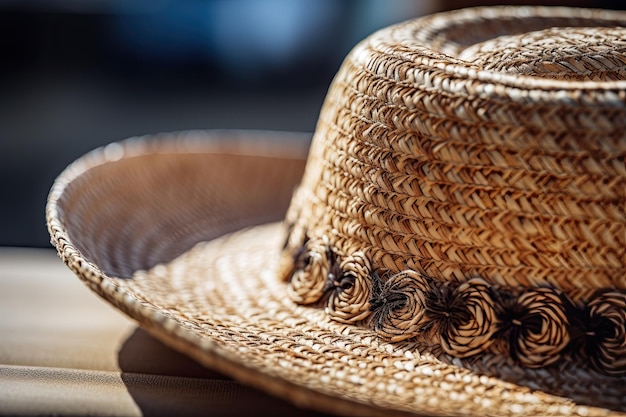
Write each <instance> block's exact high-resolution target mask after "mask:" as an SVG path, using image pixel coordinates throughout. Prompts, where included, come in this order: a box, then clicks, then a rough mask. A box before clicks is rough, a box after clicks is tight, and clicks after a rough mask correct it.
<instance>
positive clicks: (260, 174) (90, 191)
mask: <svg viewBox="0 0 626 417" xmlns="http://www.w3.org/2000/svg"><path fill="white" fill-rule="evenodd" d="M195 137H196V139H195V140H194V141H192V142H191V143H189V142H188V139H186V140H184V141H180V139H178V141H176V139H177V138H176V137H171V138H170V140H171V141H167V142H160V141H156V142H155V141H150V140H147V139H146V140H140V141H137V142H127V143H123V144H116V145H114V146H113V148H110V149H109V150H108V151H106V150H104V151H103V150H99V151H96V152H95V153H93V154H90V155H88V156H86V157H84V158H82V159H81V160H79V161H77V162H76V163H75V164H73V165H72V166H71V167H69V168H68V169H67V170H66V171H65V172H64V173H63V174H62V175H61V176H60V177H59V178H58V180H57V181H56V183H55V186H54V187H53V189H52V191H51V194H50V198H49V203H48V207H47V217H48V226H49V229H50V233H51V236H52V241H53V243H54V245H55V246H56V247H57V250H58V251H59V254H60V256H61V257H62V259H63V260H64V261H65V263H66V264H67V265H68V267H69V268H70V269H72V270H73V271H74V272H75V273H76V274H77V276H79V277H80V278H81V279H82V280H84V281H85V283H86V284H87V285H88V286H89V287H90V288H91V289H92V290H94V291H95V292H96V293H98V294H99V295H100V296H102V297H103V298H105V299H106V300H107V301H109V302H110V303H112V304H113V305H115V306H116V307H118V308H119V309H121V310H122V311H124V312H125V313H127V314H128V315H130V316H131V317H133V318H135V319H136V320H138V321H139V323H141V325H142V326H143V327H144V328H146V329H147V330H149V331H150V332H151V333H153V334H154V335H155V336H157V337H158V338H160V339H161V340H163V341H164V342H165V343H167V344H169V345H170V346H172V347H175V348H177V349H179V350H181V351H183V352H185V353H187V354H189V355H191V356H192V357H194V358H195V359H196V360H198V361H199V362H201V363H203V364H205V365H207V366H211V367H214V368H217V369H219V370H221V371H222V372H225V373H228V374H230V375H232V376H233V377H235V378H238V379H239V380H241V381H243V382H245V383H249V384H253V385H255V386H257V387H258V388H261V389H263V390H267V391H269V392H271V393H274V394H277V395H280V396H282V397H284V398H286V399H289V400H290V401H293V402H295V403H297V404H300V405H302V406H306V407H311V408H317V409H322V410H326V411H332V412H336V413H338V414H345V415H385V416H388V415H405V413H411V414H412V413H416V414H424V415H497V416H501V415H513V414H515V415H611V414H615V412H611V411H610V410H609V409H616V410H619V409H623V408H624V404H622V402H623V398H624V396H625V395H626V392H625V391H624V390H626V384H624V383H616V379H615V378H610V377H606V376H603V375H597V374H592V376H590V375H589V374H588V373H587V372H586V371H585V370H581V369H576V368H571V367H567V366H562V367H560V368H559V369H558V370H557V372H547V371H545V370H531V371H528V372H520V369H519V367H517V366H515V365H514V364H511V363H502V362H500V361H499V360H498V361H497V362H495V361H494V358H493V357H489V356H484V357H483V358H482V360H477V361H472V362H469V363H462V362H460V361H457V360H455V361H452V363H450V362H449V360H448V358H446V356H445V355H442V354H441V352H437V351H433V352H430V351H428V350H426V349H425V346H424V345H423V344H422V343H421V342H419V341H410V342H409V341H399V342H395V343H389V342H385V341H384V340H382V339H381V338H380V337H378V335H377V334H376V333H375V332H374V331H371V330H368V329H365V328H361V327H355V326H353V325H351V324H343V323H341V322H337V321H328V320H326V313H325V312H324V311H323V310H321V309H318V308H312V307H306V306H300V305H298V304H295V303H293V302H291V301H290V299H289V297H288V294H287V292H288V288H287V286H285V285H284V283H282V282H281V281H280V280H277V279H276V275H277V272H276V269H277V266H278V255H279V250H280V242H281V241H282V240H283V239H284V235H285V233H284V229H283V227H282V225H278V224H274V225H268V226H262V227H255V228H251V229H246V230H244V231H241V232H238V233H236V234H234V235H229V236H226V237H223V238H217V239H215V238H214V237H215V236H214V234H215V233H217V231H223V230H225V229H228V228H232V229H238V228H240V227H243V225H247V224H253V223H255V222H257V221H263V219H267V218H277V217H280V216H281V215H282V214H283V213H284V210H285V208H286V205H287V202H288V199H289V196H290V193H291V189H292V187H293V186H294V185H295V183H296V181H297V180H298V178H299V177H300V175H301V172H302V169H303V167H304V163H303V161H299V160H294V159H288V158H281V157H274V158H267V157H257V158H251V157H250V156H247V155H238V153H240V152H241V151H238V150H237V149H236V147H235V149H233V148H230V147H228V146H226V147H224V146H216V144H214V143H212V141H211V140H210V139H211V136H207V137H204V136H203V135H201V134H195ZM198 138H200V139H203V140H206V142H200V141H197V139H198ZM248 145H250V143H248ZM111 150H113V152H112V151H111ZM274 150H275V152H278V149H277V148H275V149H274ZM244 163H245V164H244ZM190 172H195V173H196V174H194V175H198V178H195V179H194V180H190V177H189V173H190ZM268 178H269V179H271V181H267V179H268ZM113 184H115V185H114V186H112V185H113ZM244 185H245V186H244ZM277 185H278V186H277ZM235 190H241V193H238V192H237V191H235ZM133 194H134V198H129V196H132V195H133ZM190 195H193V196H194V197H193V199H192V201H188V200H186V199H188V198H190ZM94 196H97V197H98V198H97V199H94ZM106 201H109V202H111V203H110V204H103V202H106ZM192 202H193V203H194V204H192ZM195 204H197V205H198V206H201V207H204V209H203V210H188V209H187V207H191V206H194V205H195ZM181 206H183V207H181ZM129 213H144V214H145V215H147V219H146V220H145V221H146V222H148V223H150V224H151V225H152V227H154V228H159V229H161V230H160V232H158V233H155V234H154V236H155V238H152V239H150V238H147V236H148V234H147V233H148V232H149V231H150V230H149V229H147V228H145V227H143V226H142V224H143V223H137V221H133V220H132V217H131V218H129V217H124V216H127V215H128V214H129ZM148 220H150V221H148ZM166 225H167V226H166ZM192 225H203V227H206V229H200V228H197V227H190V226H192ZM185 227H188V229H187V230H188V233H185V234H174V233H172V232H173V231H175V230H178V229H180V228H185ZM189 234H191V236H189ZM115 236H123V237H124V240H121V239H119V238H115ZM210 239H212V240H210ZM204 240H210V241H209V242H208V243H199V244H197V245H196V244H195V243H194V241H195V242H196V243H197V242H202V241H204ZM190 244H192V246H193V247H191V249H190V246H189V245H190ZM120 245H122V246H123V248H122V249H121V250H120V249H119V246H120ZM162 246H166V248H165V249H163V250H161V249H160V248H161V247H162ZM131 249H132V250H131ZM172 253H182V255H180V256H179V257H177V258H175V259H171V254H172ZM86 254H89V255H86ZM355 264H358V262H355ZM105 271H106V272H105ZM397 285H398V286H401V285H402V282H400V281H399V282H398V283H397ZM494 363H497V366H494ZM461 365H463V366H461ZM488 374H491V376H486V375H488ZM503 380H504V381H503ZM506 380H509V381H513V382H516V383H521V384H526V385H527V386H528V387H532V389H531V388H528V387H523V386H519V385H516V384H514V383H508V382H505V381H506ZM533 389H542V390H544V391H546V392H549V393H546V392H537V391H534V390H533ZM559 395H561V396H565V397H567V398H562V397H560V396H559ZM584 404H588V405H584ZM591 405H593V406H591ZM597 407H608V408H609V409H604V408H597Z"/></svg>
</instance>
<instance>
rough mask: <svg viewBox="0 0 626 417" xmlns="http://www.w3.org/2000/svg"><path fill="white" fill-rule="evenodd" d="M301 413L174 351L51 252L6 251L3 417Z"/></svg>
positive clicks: (0, 341)
mask: <svg viewBox="0 0 626 417" xmlns="http://www.w3.org/2000/svg"><path fill="white" fill-rule="evenodd" d="M46 414H47V415H52V414H53V415H94V416H102V415H107V416H148V415H154V416H158V415H167V416H170V415H231V416H236V415H250V414H255V415H276V416H282V415H284V416H287V415H300V416H322V415H323V414H319V413H315V412H311V411H306V410H301V409H298V408H296V407H295V406H293V405H291V404H289V403H287V402H284V401H282V400H280V399H277V398H274V397H271V396H269V395H266V394H265V393H262V392H260V391H257V390H255V389H252V388H249V387H246V386H243V385H241V384H239V383H237V382H235V381H233V380H231V379H230V378H228V377H226V376H224V375H221V374H219V373H217V372H214V371H212V370H209V369H206V368H204V367H202V366H200V365H198V364H197V363H196V362H194V361H192V360H191V359H189V358H187V357H186V356H184V355H181V354H179V353H177V352H175V351H173V350H172V349H170V348H168V347H166V346H165V345H163V344H162V343H160V342H159V341H157V340H156V339H154V338H153V337H152V336H150V335H149V334H147V333H146V332H144V331H143V330H141V329H140V328H139V327H138V326H137V324H136V323H135V322H133V321H132V320H130V319H129V318H127V317H126V316H124V315H123V314H122V313H120V312H118V311H117V310H115V309H114V308H113V307H111V306H109V305H108V304H107V303H105V302H104V301H103V300H101V299H100V298H99V297H98V296H97V295H96V294H94V293H92V292H91V291H90V290H89V289H88V288H87V287H86V286H84V285H83V284H82V283H81V282H80V280H79V279H78V278H76V277H75V276H74V275H73V274H72V272H71V271H70V270H69V269H67V268H66V267H65V266H64V265H63V263H62V262H61V260H60V259H59V258H58V257H57V255H56V253H55V252H54V251H53V250H52V249H50V250H46V249H28V248H8V247H0V415H46Z"/></svg>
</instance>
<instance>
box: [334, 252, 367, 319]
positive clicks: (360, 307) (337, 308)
mask: <svg viewBox="0 0 626 417" xmlns="http://www.w3.org/2000/svg"><path fill="white" fill-rule="evenodd" d="M335 264H336V261H335ZM370 272H371V268H370V263H369V260H368V259H367V257H366V256H365V254H364V253H363V252H360V251H359V252H354V253H353V254H352V255H349V256H346V257H344V258H343V259H342V260H341V262H340V263H339V264H338V268H331V272H330V275H329V280H330V281H331V282H332V289H331V293H330V298H329V300H328V305H327V307H326V311H327V313H328V314H329V316H330V317H331V318H332V319H334V320H337V321H340V322H343V323H355V322H357V321H360V320H363V319H365V318H367V316H369V314H370V303H369V300H370V297H371V293H372V282H371V278H370Z"/></svg>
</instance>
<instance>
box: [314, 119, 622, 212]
mask: <svg viewBox="0 0 626 417" xmlns="http://www.w3.org/2000/svg"><path fill="white" fill-rule="evenodd" d="M329 127H330V128H331V130H337V132H338V133H340V135H339V137H338V140H337V141H332V142H329V145H328V148H327V151H326V152H327V155H330V154H332V156H333V157H337V161H336V163H335V164H334V165H335V166H337V167H339V168H340V169H344V165H341V164H340V162H341V158H342V157H344V158H345V157H348V156H349V153H347V152H346V151H344V148H346V145H343V146H342V143H341V142H342V141H343V142H346V144H347V138H345V136H344V135H346V133H347V132H343V131H342V130H341V128H339V127H337V126H336V125H329ZM368 145H369V143H367V142H365V143H363V146H362V147H361V150H360V149H359V148H358V147H355V148H354V149H353V150H352V153H354V154H355V155H359V154H363V153H366V152H367V148H368ZM369 147H370V148H376V150H378V151H380V152H383V154H384V155H385V154H387V153H389V150H388V149H384V148H382V147H379V146H376V145H373V146H369ZM330 148H332V149H330ZM391 155H393V156H396V157H397V156H398V155H399V153H392V154H391ZM381 156H382V155H376V154H375V153H371V152H367V155H366V157H363V160H358V159H354V158H351V159H350V161H351V162H353V163H354V165H359V166H360V168H357V169H355V168H354V166H353V165H350V164H346V165H345V169H347V170H348V171H349V172H351V173H352V174H353V175H354V176H365V174H366V173H367V172H369V171H370V169H374V170H376V169H378V168H379V167H378V166H377V165H374V164H373V163H369V164H368V163H367V162H365V159H368V158H371V159H372V160H379V159H380V157H381ZM416 157H421V158H426V155H424V156H421V155H416ZM326 159H327V160H329V158H326ZM429 164H431V162H430V161H429ZM446 164H447V165H450V168H451V169H457V170H458V171H459V172H463V171H467V170H472V168H474V167H476V168H481V166H480V165H476V166H463V165H455V164H454V163H447V162H443V161H442V162H440V161H437V160H433V161H432V165H442V166H445V165H446ZM363 168H368V169H363ZM489 169H490V170H493V169H494V168H493V167H490V168H489ZM498 169H499V170H501V171H503V172H512V173H514V174H515V173H519V174H526V173H527V170H524V169H514V168H508V169H507V168H506V167H498ZM390 175H391V178H390V181H391V182H393V183H397V182H398V181H409V180H416V181H419V182H427V183H429V184H436V185H437V186H440V185H441V186H444V187H447V188H453V187H455V186H456V187H459V188H475V189H477V190H485V191H486V192H488V191H489V190H490V188H493V187H490V186H487V185H482V184H469V185H468V184H463V183H457V182H453V181H449V180H445V181H444V180H432V179H430V178H428V177H426V176H419V175H415V176H414V178H412V176H411V175H409V174H406V176H404V175H403V174H390ZM532 175H533V176H546V175H547V176H550V177H551V179H554V180H556V181H563V179H562V178H558V176H556V178H555V175H554V174H552V173H546V172H543V171H532ZM562 176H563V175H561V177H562ZM594 177H600V179H601V180H600V181H598V179H596V178H594ZM368 178H369V179H370V180H371V181H372V182H376V181H375V178H372V177H371V176H370V177H368ZM609 178H610V179H612V180H613V184H615V183H617V186H614V187H612V188H609V190H608V191H607V192H614V195H613V196H611V197H612V198H610V197H609V198H607V197H608V196H605V197H602V196H599V195H598V192H595V193H594V192H593V190H597V186H595V185H593V183H594V181H597V182H599V183H603V182H604V176H600V175H597V176H596V175H593V174H592V175H589V176H588V177H585V178H583V179H581V178H579V177H574V176H573V175H572V176H568V178H567V180H568V181H567V182H568V184H567V185H566V187H568V188H570V187H571V188H573V189H572V190H568V191H563V190H565V189H566V188H564V185H563V184H561V185H554V189H550V190H549V191H550V196H549V198H550V200H552V199H554V200H555V201H554V203H555V204H554V206H555V207H557V206H558V205H559V201H558V200H559V197H561V196H564V197H571V196H572V194H579V195H585V194H587V195H589V194H591V195H593V196H594V197H595V198H589V197H586V196H585V197H582V198H581V197H577V198H576V200H577V202H585V203H593V202H597V203H603V202H605V201H606V200H613V199H615V198H618V197H619V195H620V194H626V181H625V180H624V179H623V178H619V177H618V178H615V177H609ZM472 180H473V178H472ZM575 181H576V182H579V183H581V184H582V185H584V186H587V187H588V188H590V191H589V192H587V193H585V191H584V190H582V189H580V188H579V187H573V185H576V184H573V183H574V182H575ZM589 183H591V184H592V185H591V186H589V185H588V184H589ZM622 183H623V184H624V186H623V187H620V185H622ZM602 185H603V186H606V185H607V184H602ZM493 189H495V188H493ZM498 189H499V190H500V189H501V190H508V191H510V192H511V193H514V194H517V195H519V194H522V195H523V196H527V197H532V196H534V195H536V192H537V191H542V192H543V191H545V189H541V190H537V191H535V190H527V189H523V188H521V187H514V186H502V187H498ZM620 191H621V192H620ZM401 194H404V193H401ZM405 195H407V196H408V197H411V196H413V195H414V194H413V192H412V191H409V192H407V193H406V194H405ZM447 195H448V197H447V198H446V199H447V200H450V199H451V197H453V195H452V194H451V193H450V192H448V193H447ZM523 205H524V204H519V203H518V204H517V206H518V207H521V206H523ZM598 208H599V207H598ZM511 210H513V211H515V212H519V213H525V212H533V213H534V212H535V210H531V209H529V208H528V209H527V210H522V209H519V208H518V209H511ZM583 211H584V210H578V213H577V215H576V218H581V219H584V218H586V216H584V215H583ZM595 211H597V210H594V212H595ZM534 214H536V213H534ZM613 216H615V217H616V218H618V219H619V218H620V217H623V214H621V215H620V213H613V214H612V215H610V214H609V215H605V216H604V217H607V218H609V219H611V218H613ZM570 217H571V216H568V218H570ZM590 217H591V216H590Z"/></svg>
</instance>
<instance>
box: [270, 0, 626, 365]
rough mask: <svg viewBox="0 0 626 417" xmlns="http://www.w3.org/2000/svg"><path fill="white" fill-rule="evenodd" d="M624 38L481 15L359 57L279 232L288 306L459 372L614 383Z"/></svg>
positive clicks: (577, 23)
mask: <svg viewBox="0 0 626 417" xmlns="http://www.w3.org/2000/svg"><path fill="white" fill-rule="evenodd" d="M625 23H626V15H625V14H623V13H617V12H616V13H608V12H600V11H591V10H584V9H567V8H483V9H472V10H465V11H456V12H450V13H444V14H440V15H435V16H431V17H427V18H423V19H418V20H415V21H411V22H407V23H404V24H401V25H398V26H394V27H391V28H389V29H385V30H382V31H380V32H377V33H375V34H374V35H372V36H371V37H369V38H368V39H366V40H365V41H363V42H362V43H360V44H359V45H358V46H357V47H356V48H355V49H354V50H353V51H352V53H351V54H350V55H349V56H348V57H347V59H346V60H345V62H344V64H343V66H342V68H341V69H340V71H339V73H338V74H337V76H336V78H335V80H334V81H333V84H332V86H331V89H330V91H329V94H328V96H327V99H326V102H325V104H324V107H323V109H322V112H321V115H320V120H319V124H318V127H317V130H316V133H315V136H314V139H313V144H312V146H311V150H310V155H309V161H308V163H307V169H306V172H305V175H304V178H303V180H302V183H301V185H300V187H299V188H298V190H297V191H296V193H295V195H294V197H293V200H292V203H291V207H290V209H289V212H288V214H287V219H286V222H287V224H288V225H289V227H290V231H289V236H288V238H287V241H286V244H285V249H284V252H283V260H282V272H283V277H284V279H285V280H288V281H289V293H290V295H291V297H292V298H293V300H294V301H296V302H298V303H301V304H314V305H325V306H326V310H327V312H328V315H329V317H330V318H332V319H334V320H338V321H341V322H346V323H355V324H361V325H365V326H370V327H372V328H374V329H375V330H376V332H377V333H378V334H379V335H380V336H381V337H383V338H385V339H387V340H391V341H400V340H406V339H410V338H413V339H415V340H424V341H426V343H428V344H429V345H432V346H440V347H441V349H442V350H443V351H444V352H445V353H447V354H449V355H452V356H453V357H457V358H468V357H471V356H474V355H477V354H481V353H487V352H488V353H489V354H495V355H498V356H499V357H502V356H506V357H508V358H509V359H510V360H513V361H515V362H516V363H517V364H519V365H520V366H523V367H532V368H537V367H544V366H548V365H551V364H554V363H556V362H558V361H560V360H562V359H564V358H566V359H567V360H574V361H578V362H579V363H580V364H581V366H583V365H582V363H585V365H584V366H587V365H586V364H587V363H588V364H590V366H592V367H594V368H596V369H597V370H599V371H601V372H603V373H606V374H609V375H622V374H625V373H626V330H625V326H626V292H625V289H626V280H625V277H626V249H625V248H626V212H625V207H626V164H625V159H626V82H625V81H619V80H620V79H624V78H625V75H626V54H625V51H626V29H623V28H621V27H619V26H624V24H625ZM589 80H593V81H589ZM616 80H617V81H616Z"/></svg>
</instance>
